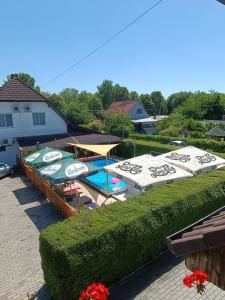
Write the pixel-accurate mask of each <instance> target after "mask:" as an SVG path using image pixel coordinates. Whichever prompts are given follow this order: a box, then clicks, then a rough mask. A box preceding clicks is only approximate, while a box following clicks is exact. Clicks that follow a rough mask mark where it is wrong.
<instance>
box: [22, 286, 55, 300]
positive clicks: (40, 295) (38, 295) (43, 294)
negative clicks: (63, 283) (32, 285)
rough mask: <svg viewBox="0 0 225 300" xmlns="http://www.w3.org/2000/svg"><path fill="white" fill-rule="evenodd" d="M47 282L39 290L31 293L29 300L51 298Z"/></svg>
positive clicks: (49, 299) (48, 299)
mask: <svg viewBox="0 0 225 300" xmlns="http://www.w3.org/2000/svg"><path fill="white" fill-rule="evenodd" d="M51 299H52V298H51V297H50V295H49V293H48V289H47V286H46V284H44V285H43V286H42V287H41V288H40V289H39V290H38V291H37V292H35V293H33V294H32V295H29V297H28V300H51Z"/></svg>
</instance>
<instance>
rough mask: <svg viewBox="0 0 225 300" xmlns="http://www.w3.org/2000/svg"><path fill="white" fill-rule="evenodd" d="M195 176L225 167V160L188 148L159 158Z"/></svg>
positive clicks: (191, 147)
mask: <svg viewBox="0 0 225 300" xmlns="http://www.w3.org/2000/svg"><path fill="white" fill-rule="evenodd" d="M157 158H159V159H163V160H165V161H167V162H169V163H172V164H173V165H175V166H178V167H180V168H181V169H183V170H186V171H188V172H190V173H192V174H193V175H197V174H201V173H205V172H208V171H211V170H214V169H217V168H220V167H223V166H225V160H224V159H222V158H221V157H219V156H216V155H214V154H211V153H209V152H207V151H204V150H201V149H198V148H196V147H193V146H188V147H184V148H181V149H179V150H175V151H172V152H168V153H166V154H162V155H159V156H157Z"/></svg>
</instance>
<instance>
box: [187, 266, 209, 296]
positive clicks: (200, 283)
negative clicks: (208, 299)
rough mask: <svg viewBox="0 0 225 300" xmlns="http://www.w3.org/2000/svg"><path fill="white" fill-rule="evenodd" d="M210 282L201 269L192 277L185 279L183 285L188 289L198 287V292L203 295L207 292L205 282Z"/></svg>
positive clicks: (195, 271)
mask: <svg viewBox="0 0 225 300" xmlns="http://www.w3.org/2000/svg"><path fill="white" fill-rule="evenodd" d="M207 280H208V275H207V274H206V273H204V272H203V271H201V270H199V269H195V270H194V271H193V272H192V273H191V274H190V275H187V276H186V277H185V278H184V279H183V284H184V285H185V286H187V287H188V288H191V287H193V286H195V287H196V289H197V292H198V293H200V294H202V293H203V292H204V290H205V285H204V282H205V281H207Z"/></svg>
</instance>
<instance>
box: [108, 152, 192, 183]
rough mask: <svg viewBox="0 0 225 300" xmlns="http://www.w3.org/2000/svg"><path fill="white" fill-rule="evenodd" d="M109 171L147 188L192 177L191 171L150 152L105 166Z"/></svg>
mask: <svg viewBox="0 0 225 300" xmlns="http://www.w3.org/2000/svg"><path fill="white" fill-rule="evenodd" d="M105 169H106V170H108V171H109V173H112V174H115V175H117V174H118V175H120V176H123V177H125V178H127V179H129V180H131V181H133V182H135V183H136V184H137V185H138V186H139V187H142V188H144V189H145V188H147V187H151V186H155V185H160V184H165V183H169V182H172V181H175V180H178V179H182V178H186V177H191V176H193V175H192V174H191V173H189V172H187V171H185V170H182V169H180V168H179V167H176V166H174V165H172V164H170V163H168V162H166V161H164V160H162V159H159V158H158V157H153V156H151V155H149V154H145V155H141V156H137V157H135V158H131V159H127V160H124V161H120V162H118V163H115V164H112V165H109V166H107V167H105Z"/></svg>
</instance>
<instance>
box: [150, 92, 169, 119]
mask: <svg viewBox="0 0 225 300" xmlns="http://www.w3.org/2000/svg"><path fill="white" fill-rule="evenodd" d="M151 99H152V103H153V105H154V110H155V114H165V108H166V106H165V98H164V97H163V95H162V93H161V92H160V91H154V92H152V93H151Z"/></svg>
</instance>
